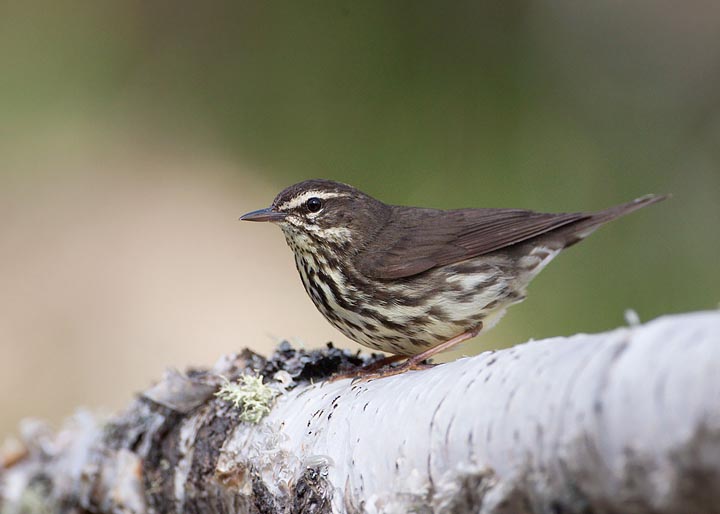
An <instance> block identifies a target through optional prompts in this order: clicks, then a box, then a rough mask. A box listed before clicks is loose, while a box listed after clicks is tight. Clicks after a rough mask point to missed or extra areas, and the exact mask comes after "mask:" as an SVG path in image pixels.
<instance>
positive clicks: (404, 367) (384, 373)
mask: <svg viewBox="0 0 720 514" xmlns="http://www.w3.org/2000/svg"><path fill="white" fill-rule="evenodd" d="M482 326H483V325H482V322H480V323H479V324H478V325H477V326H475V327H474V328H472V329H470V330H468V331H466V332H463V333H462V334H460V335H457V336H455V337H453V338H452V339H448V340H447V341H445V342H444V343H440V344H439V345H437V346H433V347H432V348H428V349H427V350H425V351H424V352H422V353H418V354H417V355H413V356H412V357H410V358H409V359H408V360H406V361H405V362H403V363H402V364H400V365H399V366H396V367H394V368H387V369H384V370H380V371H377V372H375V373H366V372H363V370H360V372H359V373H358V374H357V375H356V378H357V379H359V380H360V381H361V382H365V381H367V380H372V379H375V378H384V377H391V376H393V375H399V374H401V373H405V372H406V371H410V370H413V369H422V368H425V367H426V365H425V364H423V361H425V360H427V359H429V358H430V357H433V356H434V355H437V354H438V353H440V352H444V351H445V350H449V349H450V348H452V347H453V346H457V345H459V344H460V343H462V342H463V341H467V340H468V339H472V338H473V337H475V336H476V335H478V334H479V333H480V330H482ZM391 357H399V356H395V355H392V356H391ZM383 360H385V359H383ZM396 360H397V359H396ZM381 362H382V361H381Z"/></svg>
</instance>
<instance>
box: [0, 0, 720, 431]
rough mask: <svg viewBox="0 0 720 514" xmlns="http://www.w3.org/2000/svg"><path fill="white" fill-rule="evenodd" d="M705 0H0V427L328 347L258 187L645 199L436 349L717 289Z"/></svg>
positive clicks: (527, 201) (713, 21)
mask: <svg viewBox="0 0 720 514" xmlns="http://www.w3.org/2000/svg"><path fill="white" fill-rule="evenodd" d="M718 33H720V4H717V3H714V2H701V1H693V2H683V3H675V2H657V1H650V0H646V1H641V2H635V3H633V4H632V5H628V4H626V3H621V2H612V1H603V2H595V3H593V4H592V5H585V4H582V3H578V2H570V1H565V2H548V1H515V2H476V1H472V2H471V1H467V2H465V1H461V2H453V3H451V4H448V3H446V2H429V1H428V2H392V3H391V2H380V1H378V2H363V3H356V2H330V1H323V2H316V3H313V4H312V5H308V4H302V3H297V2H290V1H281V2H272V3H267V2H260V1H258V2H255V1H250V2H242V3H238V2H230V1H227V2H212V3H207V4H203V5H199V4H197V3H194V2H183V1H181V2H173V3H157V2H153V3H147V2H140V1H139V0H138V1H135V0H130V1H122V2H120V1H114V0H111V1H108V2H81V1H72V0H61V1H50V0H40V1H37V2H32V3H29V2H19V1H6V2H0V70H2V73H0V388H2V391H3V393H2V395H1V396H0V413H2V416H1V417H0V439H2V438H3V437H4V436H5V435H6V434H10V433H13V432H14V431H15V430H16V426H17V423H18V421H19V420H20V419H21V418H23V417H28V416H37V417H42V418H47V419H50V420H51V421H53V422H58V421H59V420H61V419H62V418H63V417H64V416H66V415H68V414H69V413H71V412H72V411H73V410H74V409H75V408H77V407H79V406H89V407H91V408H106V409H117V408H120V407H122V406H123V405H124V404H126V403H127V402H128V401H129V400H130V399H131V398H132V395H133V394H135V393H136V392H138V391H141V390H142V389H144V388H145V387H147V386H148V384H150V383H151V382H152V381H153V380H155V379H157V378H159V377H160V376H161V374H162V372H163V370H164V369H165V368H167V367H178V368H181V369H182V368H185V367H187V366H195V365H210V364H212V363H213V362H214V361H215V360H216V359H217V358H218V357H219V356H220V355H222V354H224V353H227V352H232V351H238V350H240V349H241V348H243V347H246V346H248V347H250V348H252V349H254V350H256V351H258V352H262V353H267V352H270V351H271V350H272V347H273V346H274V345H275V344H276V342H277V341H279V340H281V339H283V338H287V339H290V340H292V341H294V342H295V343H296V344H304V345H306V346H307V347H319V346H321V345H323V344H324V343H325V342H327V341H330V340H332V341H333V342H335V343H336V344H338V345H340V346H344V347H349V348H356V345H354V344H353V343H351V342H349V341H347V340H346V339H345V338H344V337H343V336H341V335H340V334H339V333H337V332H336V331H335V330H334V329H333V328H332V327H331V326H330V325H328V324H327V323H326V322H325V321H324V319H323V318H322V317H321V315H320V314H319V313H317V312H316V310H315V309H314V307H313V306H312V303H311V302H310V300H309V299H308V298H307V297H306V295H305V293H304V291H303V288H302V286H301V284H300V280H299V278H298V277H297V274H296V271H295V269H294V264H293V260H292V256H291V254H290V251H289V249H287V247H286V246H285V242H284V239H283V237H282V234H281V233H280V231H279V230H278V229H277V228H275V227H271V226H262V225H255V224H241V223H239V222H238V221H237V218H238V216H239V215H241V214H243V213H244V212H246V211H249V210H252V209H256V208H260V207H264V206H266V205H268V204H269V202H270V201H271V200H272V198H273V197H274V196H275V194H276V193H277V192H278V191H279V190H280V189H282V188H283V187H285V186H287V185H289V184H291V183H293V182H296V181H298V180H302V179H305V178H311V177H326V178H333V179H336V180H341V181H345V182H350V183H352V184H354V185H356V186H358V187H360V188H362V189H363V190H365V191H367V192H368V193H371V194H373V195H375V196H377V197H379V198H381V199H383V200H385V201H387V202H394V203H404V204H416V205H423V206H431V207H465V206H489V207H490V206H492V207H499V206H503V207H525V208H533V209H537V210H548V211H567V210H590V209H600V208H603V207H607V206H609V205H612V204H615V203H620V202H623V201H627V200H629V199H632V198H634V197H637V196H640V195H642V194H645V193H649V192H656V193H672V194H673V195H674V198H673V199H672V200H671V201H669V202H665V203H663V204H660V205H657V206H653V207H651V208H649V209H647V210H644V211H641V212H639V213H636V214H633V215H632V216H630V217H628V218H625V219H623V220H621V221H618V222H616V223H614V224H612V225H610V226H608V227H607V228H605V229H603V230H601V231H599V232H598V233H597V234H595V235H593V237H592V238H590V239H589V240H588V241H586V242H584V243H583V244H581V245H578V246H577V247H575V248H573V249H571V250H570V251H568V252H567V254H565V255H563V256H561V257H560V258H558V259H557V261H556V262H554V263H553V264H552V265H551V266H549V267H548V269H547V270H546V271H544V272H543V274H541V275H540V277H539V278H538V279H536V281H535V282H534V283H533V284H532V285H531V287H530V291H529V292H530V294H529V298H528V300H526V301H525V302H524V303H523V304H521V305H519V306H516V307H513V308H512V309H511V310H510V312H509V314H508V315H507V316H506V318H505V320H504V321H503V322H502V323H501V324H500V325H499V327H498V328H497V329H495V330H493V331H492V332H490V333H489V334H487V335H484V336H483V337H480V338H478V339H477V340H475V341H473V342H471V343H470V344H468V345H467V346H465V347H464V348H462V349H461V350H460V351H459V352H455V353H453V354H451V355H449V356H446V358H453V357H455V356H457V355H458V354H459V353H475V352H478V351H481V350H482V349H487V348H495V347H501V346H507V345H511V344H516V343H519V342H522V341H525V340H527V339H529V338H541V337H548V336H552V335H566V334H572V333H574V332H578V331H585V332H592V331H599V330H607V329H610V328H613V327H615V326H618V325H621V324H623V323H624V320H623V311H624V310H625V309H626V308H634V309H636V310H637V311H638V313H639V315H640V317H641V319H643V320H647V319H651V318H653V317H655V316H658V315H661V314H663V313H670V312H678V311H688V310H697V309H708V308H717V306H718V302H719V301H720V269H719V268H718V266H717V255H718V254H720V231H718V230H717V227H718V224H719V223H720V201H719V200H720V198H719V193H720V40H718V38H717V34H718Z"/></svg>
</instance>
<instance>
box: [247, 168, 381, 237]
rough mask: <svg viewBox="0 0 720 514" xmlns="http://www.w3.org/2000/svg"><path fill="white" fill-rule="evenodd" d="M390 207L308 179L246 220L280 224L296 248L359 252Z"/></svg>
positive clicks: (328, 182)
mask: <svg viewBox="0 0 720 514" xmlns="http://www.w3.org/2000/svg"><path fill="white" fill-rule="evenodd" d="M387 210H388V206H387V205H385V204H383V203H382V202H379V201H378V200H375V199H374V198H372V197H371V196H368V195H366V194H365V193H363V192H362V191H359V190H357V189H355V188H354V187H352V186H348V185H347V184H342V183H340V182H333V181H331V180H320V179H315V180H306V181H304V182H300V183H298V184H295V185H293V186H290V187H288V188H287V189H285V190H283V191H281V192H280V194H278V195H277V196H276V197H275V200H273V202H272V205H271V206H270V207H268V208H266V209H260V210H257V211H253V212H249V213H247V214H245V215H243V216H242V217H241V218H240V219H241V220H243V221H270V222H273V223H277V224H278V225H279V226H280V228H282V230H283V232H284V233H285V237H286V239H287V240H288V243H289V244H290V245H291V246H293V247H296V248H301V249H302V248H306V247H308V246H312V245H317V244H334V245H339V246H342V247H345V248H348V247H353V248H355V249H358V248H360V247H362V246H363V245H364V243H365V242H366V240H367V237H369V236H371V235H374V234H375V233H376V231H377V230H379V228H380V227H381V226H382V223H384V221H385V219H386V217H387V215H388V214H387Z"/></svg>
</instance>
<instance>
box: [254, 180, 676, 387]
mask: <svg viewBox="0 0 720 514" xmlns="http://www.w3.org/2000/svg"><path fill="white" fill-rule="evenodd" d="M664 198H665V197H664V196H654V195H649V196H644V197H642V198H638V199H637V200H634V201H632V202H629V203H626V204H623V205H618V206H615V207H610V208H609V209H605V210H602V211H598V212H575V213H558V214H545V213H539V212H534V211H529V210H522V209H458V210H437V209H424V208H418V207H402V206H397V205H387V204H385V203H383V202H380V201H379V200H376V199H374V198H372V197H371V196H369V195H366V194H365V193H363V192H361V191H359V190H357V189H355V188H353V187H351V186H348V185H346V184H341V183H338V182H333V181H330V180H307V181H305V182H300V183H298V184H295V185H293V186H290V187H288V188H287V189H285V190H284V191H282V192H281V193H280V194H279V195H278V196H277V197H276V198H275V200H274V201H273V203H272V205H271V206H270V207H268V208H267V209H261V210H258V211H253V212H249V213H247V214H245V215H244V216H242V217H241V218H240V219H241V220H246V221H269V222H273V223H276V224H278V225H279V226H280V228H281V229H282V231H283V232H284V233H285V239H286V240H287V243H288V245H289V246H290V248H291V249H292V251H293V253H294V254H295V263H296V265H297V269H298V271H299V272H300V277H301V278H302V283H303V285H304V286H305V290H306V291H307V293H308V295H310V298H312V301H313V303H314V304H315V306H316V307H317V308H318V309H319V310H320V312H322V314H323V315H324V316H325V317H326V318H327V320H328V321H329V322H330V323H332V324H333V325H334V326H335V327H336V328H338V329H339V330H340V331H341V332H342V333H343V334H345V335H346V336H347V337H349V338H350V339H352V340H353V341H356V342H358V343H360V344H361V345H364V346H367V347H370V348H373V349H376V350H381V351H384V352H388V353H391V354H395V355H397V356H408V357H410V359H409V360H408V361H407V362H406V363H405V364H404V365H403V366H402V367H401V368H400V369H399V370H404V369H409V368H412V367H415V366H417V365H418V364H419V363H420V362H422V361H423V360H425V359H427V358H429V357H430V356H432V355H434V354H436V353H438V352H440V351H443V350H446V349H448V348H450V347H452V346H454V345H456V344H458V343H460V342H461V341H464V340H466V339H469V338H471V337H474V336H475V335H477V333H478V332H479V331H480V329H483V330H488V329H490V328H491V327H492V326H493V325H494V324H495V323H497V321H498V320H499V319H500V318H501V317H502V315H503V314H504V313H505V310H506V309H507V308H508V307H509V306H510V305H512V304H515V303H518V302H520V301H522V300H523V299H524V298H525V288H526V286H527V285H528V283H529V282H530V281H531V280H532V279H533V278H534V277H535V276H536V275H537V274H538V273H539V272H540V271H541V270H542V269H543V268H544V267H545V266H546V265H547V264H548V263H549V262H550V261H551V260H552V259H553V258H554V257H555V256H556V255H557V254H558V253H559V252H560V251H561V250H563V249H564V248H567V247H568V246H570V245H573V244H575V243H577V242H578V241H580V240H582V239H583V238H585V237H587V236H588V235H590V234H591V233H592V232H593V231H594V230H595V229H597V228H598V227H599V226H600V225H602V224H604V223H606V222H608V221H610V220H613V219H615V218H617V217H619V216H623V215H625V214H628V213H630V212H632V211H634V210H637V209H639V208H641V207H644V206H646V205H650V204H652V203H655V202H658V201H660V200H663V199H664ZM399 370H398V371H399ZM395 372H397V371H395ZM395 372H393V373H395Z"/></svg>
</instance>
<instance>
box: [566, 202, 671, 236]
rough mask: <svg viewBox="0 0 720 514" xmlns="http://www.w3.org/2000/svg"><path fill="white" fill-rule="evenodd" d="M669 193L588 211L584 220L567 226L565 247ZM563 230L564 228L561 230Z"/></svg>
mask: <svg viewBox="0 0 720 514" xmlns="http://www.w3.org/2000/svg"><path fill="white" fill-rule="evenodd" d="M670 197H671V195H653V194H650V195H645V196H641V197H640V198H636V199H635V200H633V201H631V202H627V203H624V204H620V205H615V206H613V207H609V208H607V209H603V210H602V211H597V212H593V213H589V215H588V217H587V218H585V219H584V220H581V221H578V222H576V223H573V224H571V225H568V226H567V227H564V228H565V230H567V232H566V234H567V239H566V241H565V248H567V247H568V246H572V245H574V244H575V243H577V242H579V241H582V240H583V239H585V238H586V237H587V236H589V235H590V234H592V233H593V232H595V230H597V229H598V228H600V226H601V225H604V224H605V223H607V222H608V221H612V220H614V219H616V218H619V217H621V216H625V215H626V214H630V213H631V212H634V211H637V210H638V209H642V208H643V207H647V206H648V205H652V204H654V203H657V202H661V201H663V200H666V199H668V198H670ZM563 231H564V230H563Z"/></svg>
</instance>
